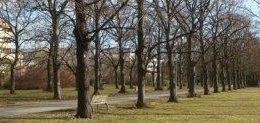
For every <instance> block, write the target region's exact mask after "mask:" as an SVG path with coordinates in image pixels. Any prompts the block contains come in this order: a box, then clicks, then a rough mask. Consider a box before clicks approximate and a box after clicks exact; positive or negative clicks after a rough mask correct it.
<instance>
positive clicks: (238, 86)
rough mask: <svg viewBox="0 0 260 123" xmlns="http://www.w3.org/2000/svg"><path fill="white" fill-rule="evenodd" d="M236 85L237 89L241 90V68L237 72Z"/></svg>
mask: <svg viewBox="0 0 260 123" xmlns="http://www.w3.org/2000/svg"><path fill="white" fill-rule="evenodd" d="M236 83H237V89H241V83H240V72H239V68H238V69H237V70H236Z"/></svg>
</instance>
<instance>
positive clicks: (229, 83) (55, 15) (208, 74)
mask: <svg viewBox="0 0 260 123" xmlns="http://www.w3.org/2000/svg"><path fill="white" fill-rule="evenodd" d="M240 5H241V3H240V1H237V0H229V1H226V0H89V1H84V0H42V1H38V0H19V1H16V0H2V1H1V2H0V18H1V19H2V20H4V21H5V22H6V23H7V24H8V25H9V27H10V32H11V34H12V38H11V39H10V41H11V42H12V43H13V44H14V46H13V48H14V51H13V54H14V60H11V61H10V81H9V83H10V93H11V94H14V93H15V83H16V82H15V73H16V71H17V64H18V61H19V55H20V53H21V52H22V51H23V50H24V49H29V48H32V49H34V50H33V52H39V51H42V50H44V52H46V55H45V56H44V57H43V59H44V60H45V61H46V62H47V64H46V69H47V76H46V78H47V82H46V90H47V91H53V93H54V97H53V98H54V99H61V87H60V85H61V81H60V69H61V67H62V65H65V66H67V67H68V68H69V69H70V70H71V72H72V73H73V75H74V76H75V78H76V88H77V91H78V103H77V104H78V106H77V114H76V117H80V118H91V117H92V112H91V106H90V96H89V95H90V94H89V91H88V90H89V85H90V83H89V81H88V79H89V72H90V71H89V67H90V63H89V59H90V58H89V57H92V56H93V58H91V62H93V71H91V72H93V75H94V94H100V92H99V90H100V88H101V87H100V86H101V79H100V78H102V61H103V60H102V58H105V59H107V60H108V63H107V64H110V65H111V66H112V68H113V71H111V73H114V78H115V80H114V81H115V87H116V88H119V84H118V82H120V89H119V93H123V94H124V93H126V92H127V88H126V83H127V82H126V80H125V78H126V69H128V71H130V72H129V75H127V76H129V84H130V88H133V85H136V86H137V88H138V89H137V95H138V98H137V103H136V107H137V108H143V107H144V106H145V102H144V93H143V92H144V90H143V89H144V84H145V83H144V81H145V77H146V76H148V75H150V74H152V79H153V84H154V86H155V90H162V83H163V82H164V80H163V78H164V77H162V76H163V74H165V76H167V80H168V85H169V86H168V89H169V100H168V101H169V102H175V103H177V102H178V95H177V87H178V86H179V88H180V89H181V88H182V87H183V85H187V88H188V97H195V96H196V95H197V94H196V91H195V90H196V89H195V86H196V85H195V84H196V83H197V82H198V83H200V84H201V85H202V87H203V88H204V94H205V95H208V94H209V93H210V87H211V86H212V87H213V92H214V93H218V92H220V89H219V87H221V91H223V92H224V91H227V90H228V91H230V90H232V88H233V89H234V90H236V89H241V88H244V87H246V86H247V82H248V81H249V78H253V80H256V81H258V80H259V63H260V62H259V60H260V59H259V57H258V54H259V50H260V49H259V48H260V47H259V46H260V44H259V39H258V37H257V34H256V32H255V31H253V30H252V24H253V23H252V19H251V17H250V16H248V15H247V14H245V13H244V12H243V10H241V9H240V7H239V6H240ZM110 48H114V49H116V51H112V50H108V49H110ZM64 49H65V50H64ZM61 50H63V51H62V52H61ZM127 53H132V54H133V57H131V58H129V57H127ZM114 54H116V57H115V56H114ZM126 62H130V63H131V64H130V66H127V65H126ZM151 64H152V65H154V66H153V67H151ZM126 66H127V67H126ZM162 67H165V68H167V70H163V69H162ZM150 68H152V70H151V69H150ZM162 71H164V72H162ZM118 72H119V74H118ZM133 74H136V77H134V76H133ZM118 75H119V76H118ZM155 75H156V77H155ZM118 78H119V81H118Z"/></svg>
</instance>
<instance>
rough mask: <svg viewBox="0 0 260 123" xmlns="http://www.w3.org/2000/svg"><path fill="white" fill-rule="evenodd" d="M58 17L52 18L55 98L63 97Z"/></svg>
mask: <svg viewBox="0 0 260 123" xmlns="http://www.w3.org/2000/svg"><path fill="white" fill-rule="evenodd" d="M58 20H59V19H58V17H55V16H54V17H53V19H52V42H53V55H52V56H53V57H52V65H53V87H54V88H53V92H54V96H53V99H61V92H60V61H59V60H58V58H59V29H58V27H59V22H58Z"/></svg>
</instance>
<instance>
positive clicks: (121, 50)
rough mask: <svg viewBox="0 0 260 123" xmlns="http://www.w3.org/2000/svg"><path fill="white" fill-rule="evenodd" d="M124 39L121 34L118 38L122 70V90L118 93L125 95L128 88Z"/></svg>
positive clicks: (120, 67)
mask: <svg viewBox="0 0 260 123" xmlns="http://www.w3.org/2000/svg"><path fill="white" fill-rule="evenodd" d="M122 43H123V42H122V37H121V34H120V36H119V38H118V44H119V69H120V82H121V89H120V91H119V92H118V93H121V94H125V93H126V87H125V71H124V69H125V60H124V49H123V44H122Z"/></svg>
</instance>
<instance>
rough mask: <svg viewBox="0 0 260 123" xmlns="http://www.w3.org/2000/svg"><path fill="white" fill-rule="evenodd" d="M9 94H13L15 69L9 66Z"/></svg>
mask: <svg viewBox="0 0 260 123" xmlns="http://www.w3.org/2000/svg"><path fill="white" fill-rule="evenodd" d="M10 71H11V73H10V94H15V68H14V65H11V68H10Z"/></svg>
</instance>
